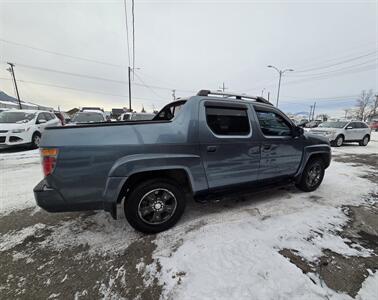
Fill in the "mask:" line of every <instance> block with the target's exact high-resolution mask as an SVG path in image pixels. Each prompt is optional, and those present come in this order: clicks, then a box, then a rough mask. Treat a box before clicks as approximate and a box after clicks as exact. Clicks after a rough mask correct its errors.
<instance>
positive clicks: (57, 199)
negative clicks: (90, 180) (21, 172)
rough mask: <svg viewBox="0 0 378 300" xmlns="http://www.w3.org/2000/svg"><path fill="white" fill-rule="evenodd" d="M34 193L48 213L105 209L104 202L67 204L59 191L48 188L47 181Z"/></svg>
mask: <svg viewBox="0 0 378 300" xmlns="http://www.w3.org/2000/svg"><path fill="white" fill-rule="evenodd" d="M33 192H34V198H35V200H36V202H37V205H38V206H39V207H41V208H43V209H44V210H46V211H48V212H69V211H82V210H97V209H104V206H103V203H102V202H101V203H97V202H86V203H72V202H67V201H66V200H65V199H64V197H63V196H62V195H61V193H60V192H59V191H58V190H56V189H53V188H51V187H49V186H48V184H47V182H46V180H45V179H43V180H42V181H40V182H39V183H38V184H37V185H36V186H35V187H34V189H33Z"/></svg>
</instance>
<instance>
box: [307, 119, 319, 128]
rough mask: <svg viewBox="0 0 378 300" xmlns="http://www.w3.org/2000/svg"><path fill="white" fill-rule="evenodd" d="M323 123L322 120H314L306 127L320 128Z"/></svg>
mask: <svg viewBox="0 0 378 300" xmlns="http://www.w3.org/2000/svg"><path fill="white" fill-rule="evenodd" d="M322 122H323V121H322V120H313V121H310V122H308V123H306V124H305V125H304V127H305V128H316V127H318V126H319V125H320V124H321V123H322Z"/></svg>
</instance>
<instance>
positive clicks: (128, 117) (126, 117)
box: [119, 112, 155, 121]
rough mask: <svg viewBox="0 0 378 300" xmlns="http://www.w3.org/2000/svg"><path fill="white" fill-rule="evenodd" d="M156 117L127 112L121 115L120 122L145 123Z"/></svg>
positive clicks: (148, 114)
mask: <svg viewBox="0 0 378 300" xmlns="http://www.w3.org/2000/svg"><path fill="white" fill-rule="evenodd" d="M154 117H155V114H150V113H137V112H127V113H123V114H121V116H120V117H119V120H120V121H145V120H152V119H153V118H154Z"/></svg>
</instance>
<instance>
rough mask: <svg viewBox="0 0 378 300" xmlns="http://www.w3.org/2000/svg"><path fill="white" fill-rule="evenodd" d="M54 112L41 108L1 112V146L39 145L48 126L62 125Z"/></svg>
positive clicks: (34, 146)
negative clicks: (40, 109)
mask: <svg viewBox="0 0 378 300" xmlns="http://www.w3.org/2000/svg"><path fill="white" fill-rule="evenodd" d="M60 125H61V123H60V120H59V119H58V118H57V117H56V116H55V114H54V113H51V112H48V111H39V110H26V109H23V110H8V111H3V112H1V113H0V148H7V147H11V146H16V145H31V146H32V147H33V148H37V147H38V146H39V141H40V140H41V136H42V133H43V131H44V130H45V128H46V127H52V126H60Z"/></svg>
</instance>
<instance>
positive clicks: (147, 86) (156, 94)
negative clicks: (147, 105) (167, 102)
mask: <svg viewBox="0 0 378 300" xmlns="http://www.w3.org/2000/svg"><path fill="white" fill-rule="evenodd" d="M134 74H135V76H136V77H137V78H138V79H139V80H140V82H142V84H143V85H144V86H145V87H146V88H148V89H149V90H150V91H151V92H152V93H153V94H154V95H155V96H156V97H158V98H161V99H164V98H163V97H162V96H160V95H159V94H158V93H156V92H155V91H154V90H153V89H152V88H151V87H150V86H149V85H147V84H146V83H145V82H144V81H143V79H142V78H140V76H139V75H138V74H137V73H135V71H134Z"/></svg>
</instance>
